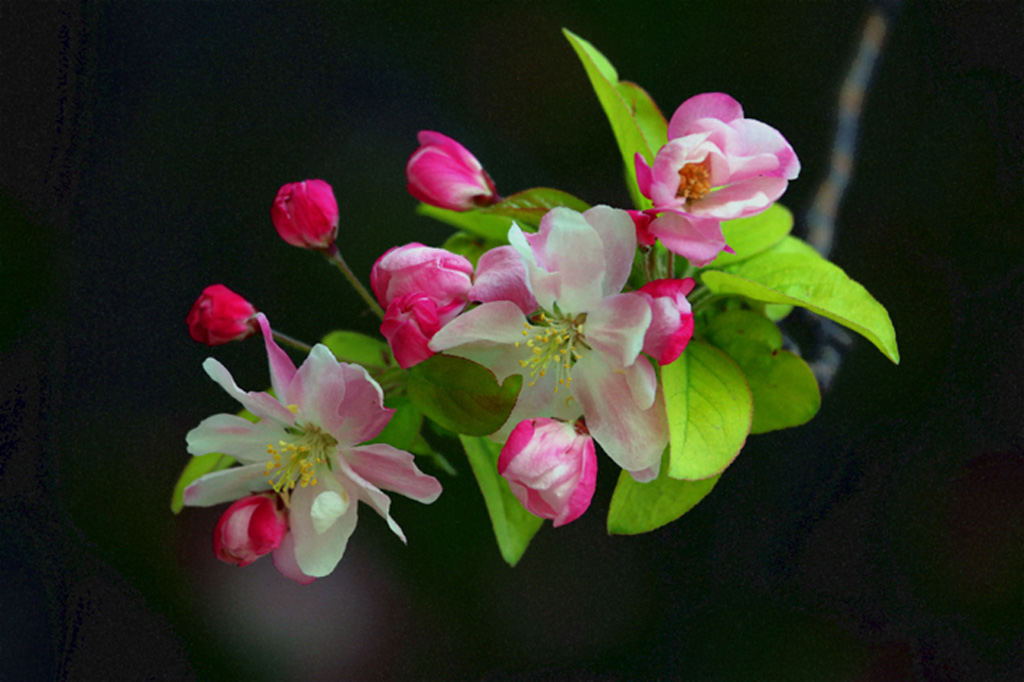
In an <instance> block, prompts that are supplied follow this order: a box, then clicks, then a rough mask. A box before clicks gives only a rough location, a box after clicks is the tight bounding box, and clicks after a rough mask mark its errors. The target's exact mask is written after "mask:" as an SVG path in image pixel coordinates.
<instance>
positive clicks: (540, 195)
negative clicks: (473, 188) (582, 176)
mask: <svg viewBox="0 0 1024 682" xmlns="http://www.w3.org/2000/svg"><path fill="white" fill-rule="evenodd" d="M559 206H565V207H567V208H571V209H572V210H574V211H579V212H581V213H582V212H583V211H586V210H587V209H588V208H590V206H589V205H588V204H587V203H586V202H585V201H582V200H580V199H577V198H576V197H574V196H573V195H571V194H569V193H568V192H563V191H561V190H558V189H551V188H549V187H534V188H533V189H527V190H523V191H522V192H518V193H516V194H513V195H512V196H510V197H508V198H507V199H505V200H504V201H502V202H500V203H497V204H494V205H493V206H487V207H486V208H481V209H479V210H480V213H483V214H485V215H486V214H490V215H500V216H505V217H508V218H511V219H513V220H515V221H516V224H517V225H519V227H521V228H522V229H524V230H526V231H527V232H532V231H536V230H537V228H538V227H540V219H541V218H543V217H544V215H545V214H546V213H547V212H548V211H550V210H551V209H553V208H557V207H559ZM506 232H507V230H506Z"/></svg>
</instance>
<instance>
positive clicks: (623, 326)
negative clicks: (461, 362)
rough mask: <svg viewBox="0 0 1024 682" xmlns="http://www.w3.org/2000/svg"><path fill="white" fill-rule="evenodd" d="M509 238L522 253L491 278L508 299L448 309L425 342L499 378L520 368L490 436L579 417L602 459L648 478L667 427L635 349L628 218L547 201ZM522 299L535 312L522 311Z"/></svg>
mask: <svg viewBox="0 0 1024 682" xmlns="http://www.w3.org/2000/svg"><path fill="white" fill-rule="evenodd" d="M508 236H509V242H510V243H511V246H512V248H513V249H514V250H515V252H516V253H517V254H518V256H519V258H518V261H517V262H515V263H513V262H511V261H510V260H509V259H507V258H506V259H505V260H506V261H507V267H506V268H505V270H504V273H505V274H504V276H499V274H498V273H496V272H495V273H492V275H491V277H492V281H493V282H500V287H497V288H496V289H495V290H498V289H500V290H501V291H504V292H505V297H506V298H505V300H491V301H487V302H485V303H482V304H481V305H480V306H478V307H476V308H473V309H472V310H469V311H468V312H466V313H463V314H462V315H460V316H458V317H456V318H455V319H454V320H452V321H451V322H449V323H448V324H447V325H445V326H444V327H442V328H441V330H440V331H439V332H437V333H436V334H435V335H434V338H433V340H432V341H431V342H430V348H431V349H432V350H434V351H437V352H441V351H444V352H447V353H449V354H451V355H457V356H460V357H464V358H467V359H469V360H473V361H475V362H478V363H480V364H481V365H483V366H485V367H487V368H489V369H490V370H491V371H493V372H494V374H495V375H496V377H497V378H498V380H499V381H504V379H505V378H506V377H508V376H510V375H512V374H519V375H521V376H522V377H523V380H524V381H523V386H522V389H521V390H520V393H519V397H518V400H517V401H516V405H515V407H514V408H513V410H512V414H511V416H510V417H509V419H508V421H506V423H505V425H504V426H503V427H502V428H501V429H499V430H498V431H497V432H495V433H494V434H493V435H492V437H494V438H496V439H504V438H507V437H508V435H509V433H510V432H511V431H512V428H513V427H514V426H515V425H516V424H518V423H519V422H521V421H523V420H524V419H532V418H537V417H548V418H553V419H560V420H562V421H566V422H574V421H575V420H576V419H577V418H578V417H580V416H581V415H585V418H586V424H587V428H588V429H589V431H590V433H591V434H592V435H593V437H594V439H595V440H596V441H597V442H598V443H599V444H600V445H601V446H602V447H603V448H604V450H605V452H607V453H608V456H609V457H611V458H612V460H614V461H615V462H616V463H617V464H618V465H619V466H621V467H622V468H623V469H626V470H627V471H629V472H630V473H631V474H632V475H633V476H634V478H636V479H637V480H650V479H651V478H653V477H655V476H656V475H657V472H658V467H659V464H660V461H661V453H662V450H663V449H664V447H665V445H666V444H667V442H668V428H667V421H666V416H665V405H664V398H663V396H662V394H661V391H660V388H659V387H658V383H657V378H656V375H655V372H654V368H653V367H652V366H651V363H650V361H649V360H648V359H647V358H646V357H644V356H642V355H641V351H642V350H643V347H644V337H645V334H646V332H647V329H648V327H649V326H650V324H651V319H652V312H651V306H650V303H649V300H648V298H646V297H645V296H644V295H643V294H640V293H638V292H630V293H622V289H623V287H624V286H625V284H626V280H627V278H628V277H629V273H630V269H631V268H632V265H633V257H634V254H635V251H636V230H635V228H634V225H633V221H632V219H631V218H630V216H629V214H628V213H626V212H625V211H621V210H617V209H613V208H609V207H607V206H596V207H594V208H591V209H590V210H588V211H586V212H585V213H582V214H581V213H577V212H576V211H573V210H570V209H568V208H555V209H552V210H551V211H550V212H548V214H547V215H545V216H544V218H543V219H542V220H541V224H540V231H539V232H537V233H536V234H525V233H524V232H523V231H522V230H521V229H520V228H519V227H518V226H517V225H514V224H513V226H512V227H511V228H510V229H509V234H508ZM507 255H508V252H506V256H507ZM516 273H521V274H519V275H517V274H516ZM471 296H472V294H471ZM530 300H533V301H536V304H537V309H536V310H533V311H530V313H525V312H524V311H523V309H522V307H521V306H522V305H524V303H523V302H524V301H530Z"/></svg>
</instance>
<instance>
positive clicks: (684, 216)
mask: <svg viewBox="0 0 1024 682" xmlns="http://www.w3.org/2000/svg"><path fill="white" fill-rule="evenodd" d="M668 138H669V139H668V142H667V143H666V144H665V145H664V146H663V147H662V148H661V149H659V150H658V152H657V154H656V155H655V158H654V163H653V164H651V165H648V163H647V161H646V160H645V159H644V158H643V156H641V155H640V154H637V155H636V174H637V184H638V185H639V187H640V191H641V193H643V195H644V196H646V197H647V198H648V199H650V200H651V202H652V203H653V210H654V211H657V212H659V213H661V215H660V216H658V217H657V218H656V219H655V220H654V221H652V222H651V224H650V225H649V226H648V228H647V229H648V231H649V232H650V234H651V235H653V236H655V237H657V238H659V239H661V240H662V243H664V244H665V246H666V247H667V248H668V249H669V250H671V251H673V252H675V253H678V254H680V255H682V256H684V257H686V258H687V259H689V260H690V261H691V262H692V263H693V264H694V265H697V266H703V265H706V264H707V263H709V262H711V261H712V260H714V258H715V256H717V255H718V253H719V252H720V251H722V250H724V249H725V248H726V244H725V239H724V237H723V236H722V231H721V221H723V220H732V219H735V218H746V217H749V216H752V215H756V214H758V213H760V212H762V211H764V210H765V209H767V208H768V207H769V206H771V205H772V203H774V202H775V200H776V199H778V198H779V197H780V196H782V194H783V192H785V191H786V187H787V185H788V184H789V181H790V180H792V179H794V178H796V177H797V175H798V174H799V172H800V162H799V160H798V159H797V157H796V154H795V153H794V152H793V148H792V147H791V146H790V145H789V143H788V142H787V141H786V139H785V138H784V137H783V136H782V134H781V133H780V132H779V131H777V130H776V129H775V128H772V127H771V126H769V125H767V124H765V123H762V122H761V121H756V120H754V119H749V118H744V117H743V108H742V107H741V106H740V104H739V102H737V101H736V100H735V99H733V98H732V97H730V96H729V95H726V94H723V93H715V92H712V93H704V94H701V95H695V96H694V97H691V98H690V99H688V100H686V101H685V102H683V103H682V104H681V105H680V106H679V108H678V109H676V112H675V114H673V116H672V119H671V121H669V126H668Z"/></svg>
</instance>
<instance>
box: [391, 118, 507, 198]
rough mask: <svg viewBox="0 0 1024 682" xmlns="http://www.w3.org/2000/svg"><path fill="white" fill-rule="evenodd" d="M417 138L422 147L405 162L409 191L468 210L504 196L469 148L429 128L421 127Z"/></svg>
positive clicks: (414, 194)
mask: <svg viewBox="0 0 1024 682" xmlns="http://www.w3.org/2000/svg"><path fill="white" fill-rule="evenodd" d="M418 139H419V143H420V147H419V149H417V150H416V151H415V152H413V154H412V156H410V157H409V162H408V163H407V164H406V166H405V175H406V178H407V179H408V181H409V182H408V185H407V188H408V190H409V194H411V195H413V196H414V197H415V198H417V199H419V200H420V201H422V202H423V203H425V204H430V205H431V206H437V207H439V208H446V209H448V210H451V211H468V210H470V209H472V208H477V207H480V206H487V205H489V204H493V203H496V202H498V201H500V200H501V198H500V197H499V196H498V193H497V191H496V190H495V189H494V182H493V181H492V180H491V177H490V176H489V175H488V174H487V171H485V170H484V168H483V166H481V165H480V162H479V161H477V160H476V157H475V156H473V155H472V154H471V153H470V152H469V150H468V149H466V148H465V147H463V146H462V145H461V144H459V143H458V142H456V141H455V140H453V139H452V138H450V137H447V136H445V135H442V134H441V133H435V132H432V131H429V130H421V131H420V134H419V136H418Z"/></svg>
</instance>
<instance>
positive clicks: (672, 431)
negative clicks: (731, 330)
mask: <svg viewBox="0 0 1024 682" xmlns="http://www.w3.org/2000/svg"><path fill="white" fill-rule="evenodd" d="M661 381H662V385H663V387H664V390H665V407H666V411H667V412H668V432H669V438H670V440H669V466H668V475H669V476H671V477H672V478H677V479H687V480H698V479H703V478H708V477H710V476H714V475H715V474H720V473H721V472H722V471H724V470H725V468H726V467H727V466H729V464H730V463H731V462H732V461H733V459H735V458H736V455H737V454H739V451H740V449H741V448H742V447H743V444H744V443H745V442H746V440H747V434H748V433H750V424H751V415H752V410H753V401H752V399H751V395H750V388H748V387H747V382H746V379H744V378H743V372H741V371H740V368H739V367H737V366H736V363H735V362H733V360H732V359H731V358H730V357H729V356H728V355H726V354H725V353H723V352H722V351H720V350H718V349H717V348H714V347H713V346H709V345H708V344H706V343H704V342H702V341H697V340H693V341H690V344H689V345H688V346H687V347H686V350H685V351H683V354H682V355H681V356H679V359H678V360H676V361H675V362H673V363H672V364H670V365H665V366H664V367H662V368H661Z"/></svg>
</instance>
